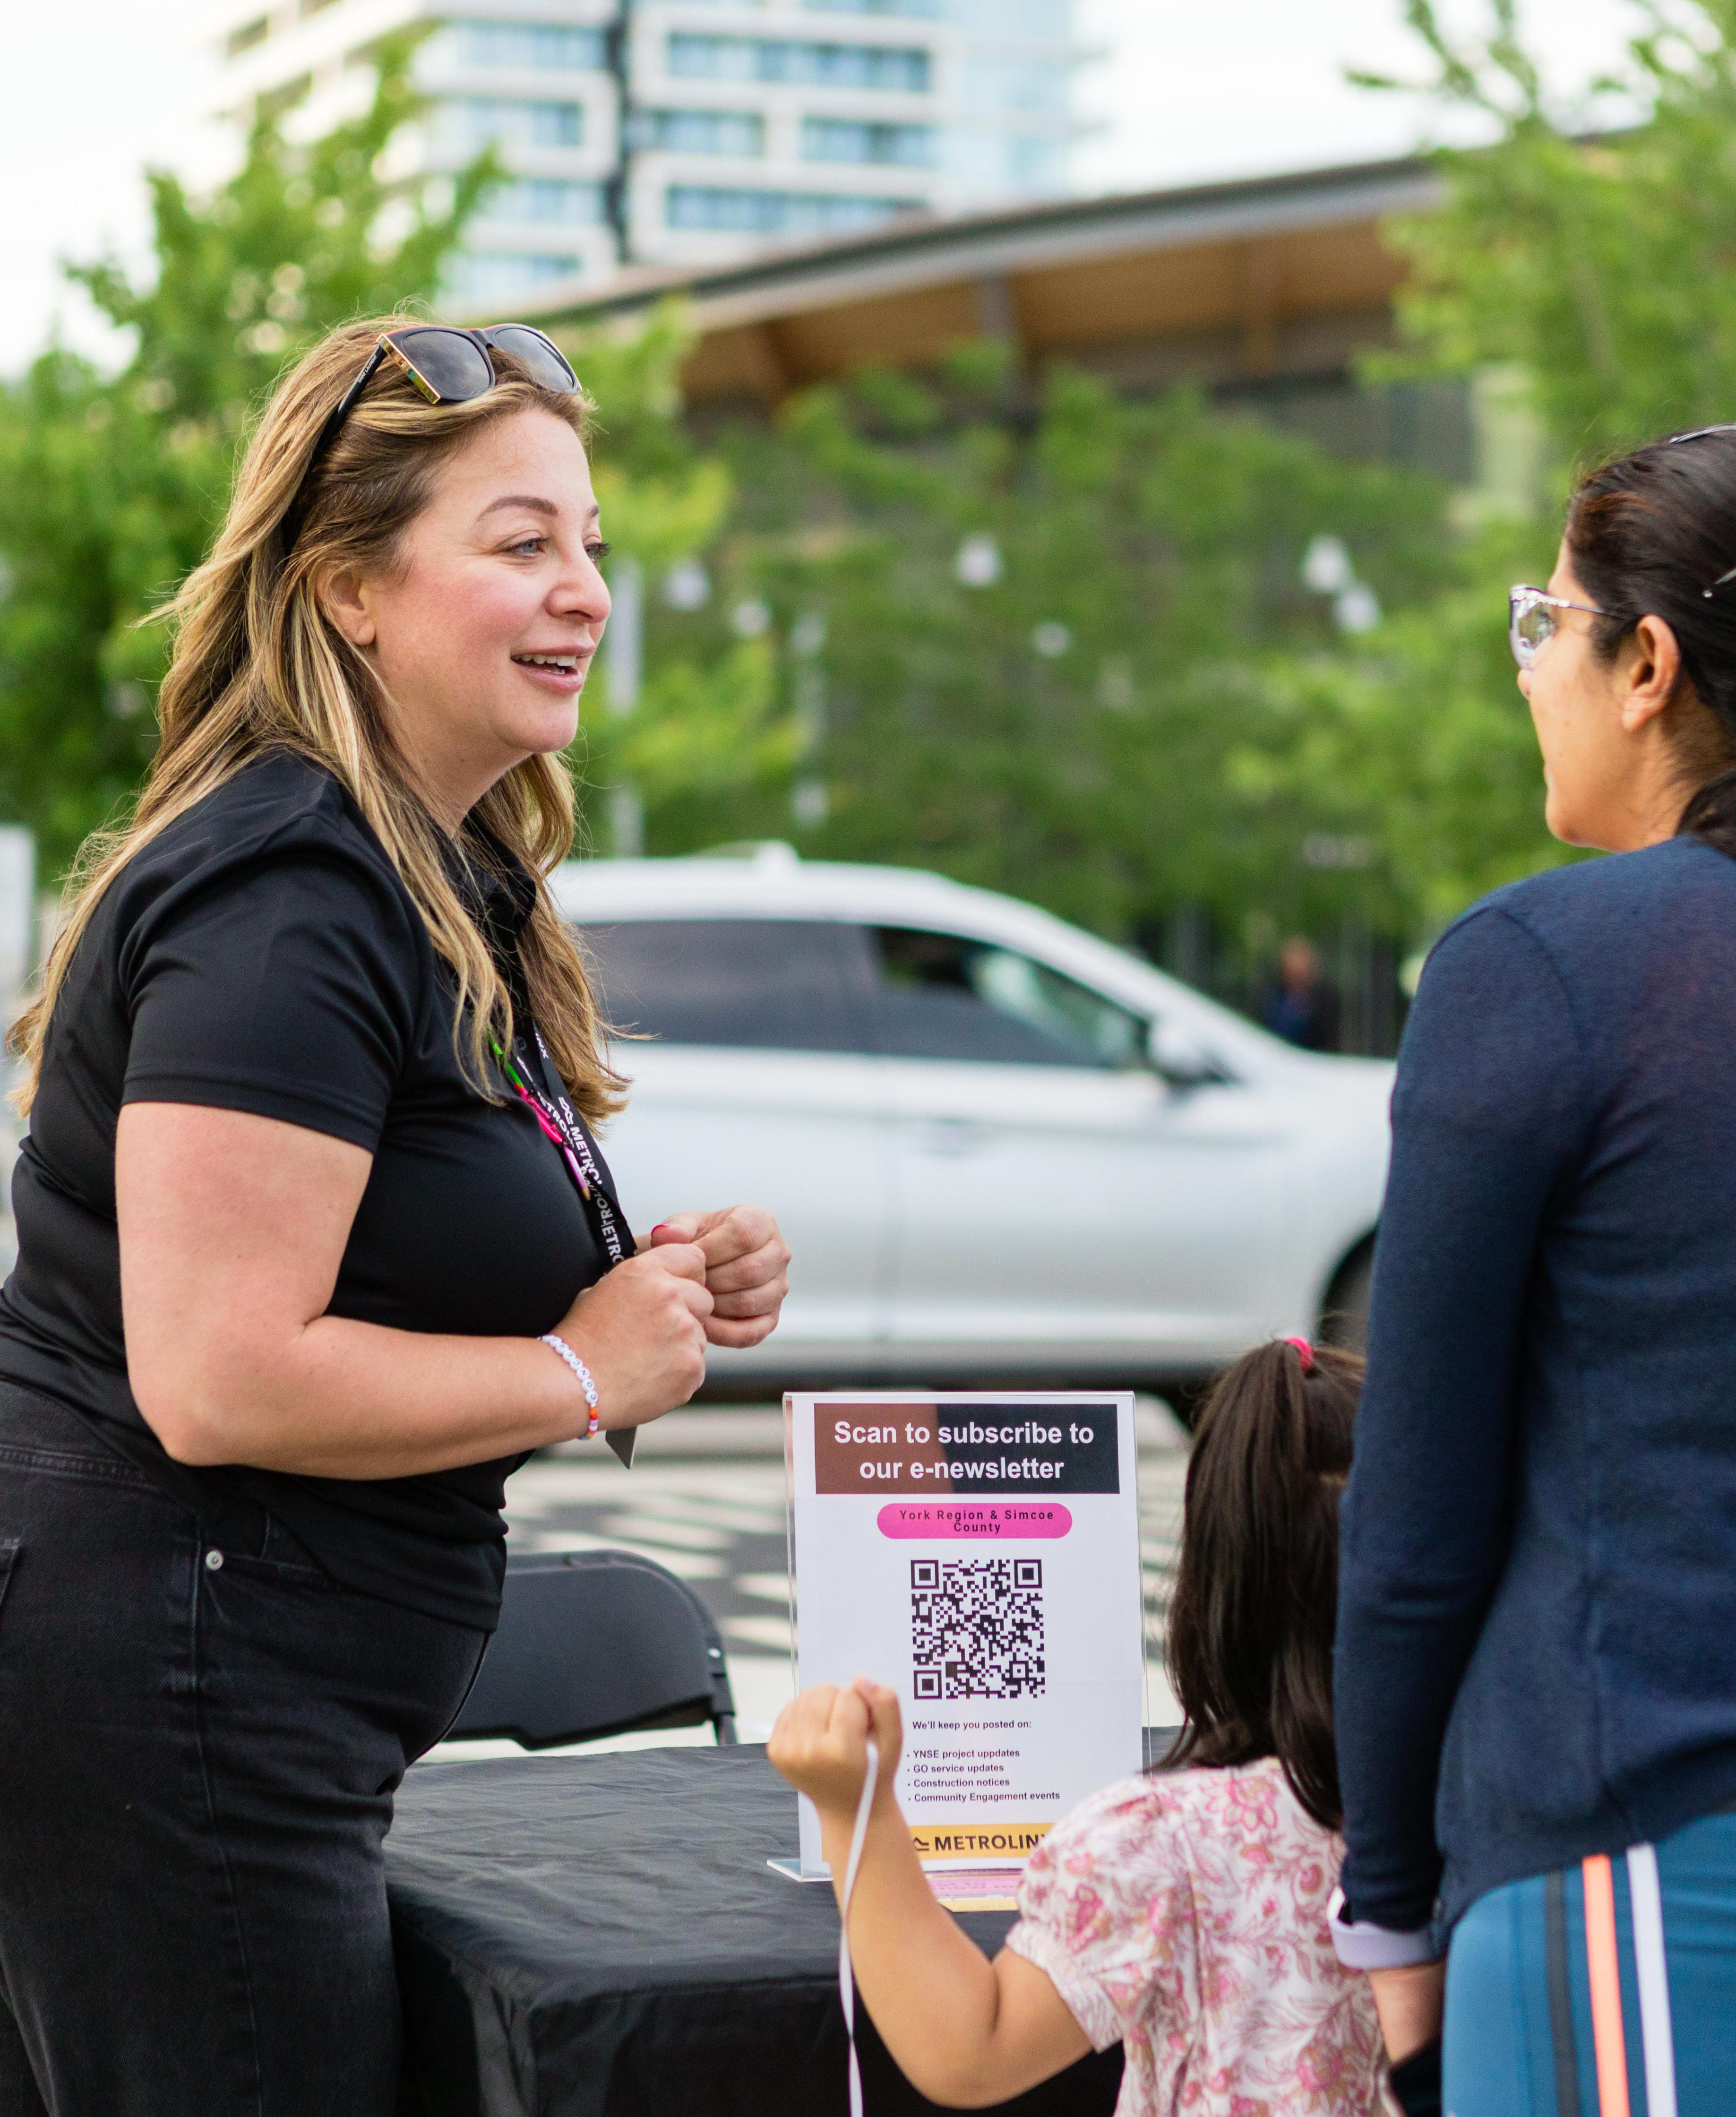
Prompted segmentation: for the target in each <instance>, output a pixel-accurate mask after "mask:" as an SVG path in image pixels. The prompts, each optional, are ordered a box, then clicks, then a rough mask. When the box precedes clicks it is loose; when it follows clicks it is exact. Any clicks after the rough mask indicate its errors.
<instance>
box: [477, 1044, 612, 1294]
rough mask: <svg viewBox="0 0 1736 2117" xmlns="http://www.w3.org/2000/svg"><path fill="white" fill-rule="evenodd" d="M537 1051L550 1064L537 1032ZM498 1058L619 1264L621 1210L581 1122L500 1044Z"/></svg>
mask: <svg viewBox="0 0 1736 2117" xmlns="http://www.w3.org/2000/svg"><path fill="white" fill-rule="evenodd" d="M536 1049H537V1050H538V1052H539V1053H540V1054H541V1057H542V1059H543V1062H544V1063H545V1064H547V1063H548V1046H547V1045H546V1044H545V1043H544V1042H543V1040H542V1032H541V1030H538V1031H536ZM495 1057H496V1058H498V1059H499V1060H500V1065H501V1068H502V1070H503V1071H504V1073H505V1075H506V1078H507V1081H508V1083H509V1086H511V1087H512V1088H513V1090H514V1091H516V1093H517V1095H518V1098H519V1100H520V1101H521V1102H523V1103H524V1104H525V1105H527V1107H528V1109H529V1110H530V1112H531V1114H532V1117H534V1118H536V1122H537V1123H538V1124H539V1125H540V1126H541V1128H542V1132H543V1136H544V1137H545V1138H546V1139H547V1140H549V1141H550V1142H551V1143H552V1144H553V1145H554V1146H557V1147H559V1150H560V1153H561V1156H562V1159H563V1160H564V1161H565V1163H566V1165H567V1174H569V1176H570V1177H571V1178H573V1185H574V1187H575V1188H576V1189H577V1190H578V1195H579V1197H581V1198H582V1199H583V1201H584V1202H585V1205H586V1206H587V1208H588V1209H589V1211H590V1212H591V1215H592V1218H593V1219H594V1220H596V1225H597V1231H598V1233H599V1234H601V1237H602V1241H603V1248H604V1249H605V1250H606V1252H607V1253H608V1257H609V1261H610V1264H611V1265H617V1264H619V1263H620V1261H621V1260H622V1259H623V1258H624V1257H625V1256H626V1254H627V1250H626V1246H625V1244H624V1242H623V1241H622V1238H621V1225H622V1223H621V1216H620V1209H619V1206H617V1205H616V1204H615V1201H614V1199H613V1198H612V1197H610V1195H609V1188H608V1186H607V1185H606V1183H604V1182H603V1179H602V1172H601V1170H600V1169H598V1168H597V1166H596V1162H595V1161H594V1160H593V1159H592V1154H591V1151H590V1143H589V1142H588V1141H587V1140H586V1138H585V1136H584V1133H583V1129H582V1128H580V1125H579V1122H578V1118H577V1117H576V1116H575V1115H574V1114H573V1112H572V1110H571V1109H568V1108H564V1107H563V1108H562V1109H559V1110H556V1109H551V1108H550V1105H548V1104H547V1103H546V1102H545V1101H544V1100H543V1099H542V1097H541V1095H539V1094H538V1093H537V1091H536V1089H535V1088H533V1087H532V1086H531V1084H530V1083H529V1082H528V1081H527V1080H526V1079H525V1077H524V1076H523V1073H522V1072H520V1071H519V1070H518V1063H517V1062H516V1061H515V1060H514V1059H513V1058H511V1057H509V1054H507V1053H506V1052H504V1051H503V1050H502V1049H500V1045H498V1044H496V1045H495Z"/></svg>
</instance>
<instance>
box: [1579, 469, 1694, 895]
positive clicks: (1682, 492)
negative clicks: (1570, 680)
mask: <svg viewBox="0 0 1736 2117" xmlns="http://www.w3.org/2000/svg"><path fill="white" fill-rule="evenodd" d="M1567 548H1568V556H1569V557H1570V558H1571V560H1573V572H1574V574H1575V575H1576V576H1577V579H1578V581H1579V583H1580V585H1581V586H1582V588H1584V589H1585V590H1586V600H1587V602H1594V603H1596V605H1597V606H1598V607H1599V608H1600V610H1602V611H1605V612H1606V613H1607V615H1606V616H1602V617H1599V618H1596V619H1594V620H1593V621H1592V625H1591V643H1592V647H1593V649H1594V651H1595V652H1596V653H1597V654H1598V655H1599V656H1600V657H1601V658H1602V659H1603V660H1605V661H1606V662H1608V661H1610V660H1613V659H1614V656H1615V653H1616V651H1617V650H1618V648H1619V647H1620V645H1621V643H1622V642H1623V640H1624V639H1627V637H1628V634H1630V633H1631V632H1632V630H1633V628H1634V627H1635V625H1637V624H1638V623H1639V621H1640V620H1641V619H1642V617H1646V616H1651V617H1660V618H1662V619H1663V620H1664V621H1665V624H1666V625H1669V629H1670V630H1671V631H1672V632H1673V633H1674V634H1675V636H1676V644H1677V646H1678V648H1680V649H1681V653H1682V674H1683V678H1684V679H1685V680H1686V682H1687V684H1688V685H1691V686H1692V691H1693V699H1692V701H1689V702H1688V703H1691V704H1692V703H1697V706H1698V708H1699V710H1698V711H1697V712H1694V713H1688V714H1684V715H1683V717H1682V725H1681V726H1679V727H1678V732H1677V736H1676V742H1677V749H1678V753H1679V756H1680V761H1681V765H1682V773H1683V779H1684V781H1686V782H1688V783H1689V784H1691V785H1692V786H1693V788H1694V790H1695V791H1693V793H1692V794H1691V795H1690V796H1689V797H1688V805H1687V806H1686V807H1685V808H1684V809H1683V812H1682V819H1681V821H1680V823H1678V825H1677V828H1678V830H1682V831H1687V832H1690V833H1692V835H1693V836H1694V837H1697V838H1703V839H1704V840H1705V841H1706V843H1707V844H1708V845H1711V846H1716V847H1717V849H1718V851H1720V852H1721V853H1727V854H1729V856H1731V857H1732V858H1733V859H1736V579H1729V580H1723V579H1721V576H1723V575H1724V574H1726V573H1728V572H1729V571H1730V570H1731V569H1732V568H1736V433H1731V432H1726V431H1724V430H1723V429H1721V428H1714V429H1712V430H1711V431H1706V432H1697V433H1692V434H1688V435H1683V436H1681V437H1680V438H1679V439H1678V440H1668V441H1651V442H1648V443H1647V444H1646V446H1645V447H1644V448H1642V449H1634V450H1630V451H1629V453H1628V454H1626V455H1623V456H1617V457H1615V458H1614V459H1612V460H1611V461H1610V462H1609V463H1606V464H1603V465H1602V466H1601V467H1600V468H1598V469H1596V470H1594V471H1593V472H1591V474H1590V475H1589V476H1588V477H1585V478H1582V480H1581V481H1580V483H1579V484H1578V486H1577V487H1576V488H1575V490H1574V493H1573V498H1572V499H1571V500H1569V501H1568V519H1567ZM1708 590H1710V591H1711V593H1707V591H1708Z"/></svg>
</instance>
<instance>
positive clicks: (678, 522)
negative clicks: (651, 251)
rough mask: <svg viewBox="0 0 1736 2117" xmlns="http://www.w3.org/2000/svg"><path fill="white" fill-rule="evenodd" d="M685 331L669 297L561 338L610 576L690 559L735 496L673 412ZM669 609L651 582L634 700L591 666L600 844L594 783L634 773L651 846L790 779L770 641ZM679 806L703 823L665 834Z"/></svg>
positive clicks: (589, 743)
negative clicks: (625, 326) (649, 817)
mask: <svg viewBox="0 0 1736 2117" xmlns="http://www.w3.org/2000/svg"><path fill="white" fill-rule="evenodd" d="M691 343H692V332H691V329H690V327H689V325H688V323H687V321H686V320H685V318H684V315H683V313H682V311H680V309H679V307H676V306H675V305H673V304H670V305H668V306H665V307H662V308H660V309H659V310H658V311H656V313H655V314H654V315H653V316H652V318H651V320H650V321H649V322H648V324H647V325H646V326H645V328H644V329H643V330H640V331H638V332H635V333H633V334H630V335H627V336H620V335H617V334H609V333H596V334H583V333H581V334H574V335H573V337H572V338H571V339H570V340H569V343H568V344H567V346H566V348H565V349H566V351H567V353H568V355H569V357H570V358H571V360H572V361H573V366H574V367H575V368H576V369H577V371H578V375H579V378H580V380H581V381H582V382H583V384H584V386H585V389H586V390H587V393H588V394H589V395H590V396H591V397H592V399H593V400H594V402H595V403H596V405H597V407H598V417H597V425H596V431H595V433H594V435H593V436H592V444H591V455H592V477H593V482H594V483H595V486H596V496H597V500H598V502H599V504H600V505H601V509H602V520H603V533H604V535H605V537H606V538H607V539H608V542H609V546H610V552H611V554H612V556H611V559H610V562H609V566H610V571H611V572H612V573H614V574H615V579H616V582H617V584H619V578H620V572H619V570H620V568H621V566H622V565H623V564H624V563H626V564H629V565H632V566H633V567H634V568H635V569H636V570H637V572H638V576H639V578H640V579H641V580H642V582H648V583H651V584H652V588H653V590H655V588H656V583H658V582H660V581H661V580H664V579H667V577H668V576H669V574H670V573H671V572H672V570H674V569H675V568H676V567H678V566H679V565H682V564H684V563H686V564H688V565H693V564H695V563H697V562H698V559H699V555H700V554H702V553H705V552H707V551H711V550H712V549H714V548H715V547H716V545H717V543H718V542H719V541H720V540H721V539H722V538H724V537H725V536H726V535H727V533H728V527H729V523H730V519H731V517H732V515H733V514H734V510H735V508H736V505H737V503H738V493H737V487H736V483H735V480H734V477H732V475H731V473H730V467H729V466H728V465H727V464H725V462H724V461H723V460H722V459H721V457H720V456H718V455H717V454H715V453H708V452H707V450H704V449H702V447H701V446H700V445H698V441H697V440H695V438H694V436H693V433H692V432H691V431H689V430H688V427H687V426H686V425H685V424H684V422H683V420H682V417H681V398H680V389H679V370H680V365H681V361H682V357H683V356H684V354H685V353H686V352H687V350H688V346H689V345H690V344H691ZM674 618H675V613H673V612H672V611H670V608H669V607H668V605H667V604H666V602H663V601H661V599H660V598H658V597H656V594H655V593H653V594H652V597H651V598H650V602H649V608H648V610H647V613H646V627H645V630H646V634H647V638H646V642H645V645H646V653H645V657H644V663H645V666H644V678H643V682H642V688H641V690H640V693H639V696H638V699H637V700H633V701H625V700H622V699H618V698H616V697H615V696H614V695H613V689H612V685H611V681H610V679H611V675H612V670H613V666H614V664H613V657H612V655H611V654H610V653H609V652H608V651H607V650H606V652H605V654H604V657H603V662H602V667H601V680H600V681H598V682H595V683H593V685H592V688H591V689H590V690H589V691H588V692H587V696H586V709H585V715H584V729H583V734H582V736H581V753H582V754H583V759H584V779H585V782H586V784H585V789H584V793H583V814H584V819H585V821H586V823H587V825H588V827H589V833H588V834H589V836H590V837H591V839H592V842H593V844H594V846H595V847H596V851H600V852H608V851H611V850H613V849H614V848H613V847H612V846H611V843H610V833H609V832H608V830H607V828H606V825H600V823H599V821H598V819H596V816H595V814H594V813H593V812H594V810H595V809H596V805H597V800H598V797H599V796H607V795H609V794H610V793H611V792H613V791H615V790H617V789H620V788H625V787H629V786H630V787H632V788H633V790H634V791H636V792H637V794H638V796H639V797H640V799H641V800H642V801H643V802H645V803H647V804H648V805H650V807H651V809H652V812H653V814H656V815H658V816H659V817H660V818H661V819H662V820H663V828H661V831H660V833H659V837H658V847H659V849H660V850H673V851H690V850H692V848H693V845H694V844H696V843H698V844H702V843H705V842H707V827H708V826H711V828H710V836H711V837H717V836H723V837H730V836H734V835H737V834H738V833H736V832H735V831H734V829H733V828H730V826H729V825H727V824H725V826H724V827H723V828H721V829H719V828H716V819H717V818H718V817H719V816H720V815H722V814H725V813H727V812H729V811H730V810H731V809H735V808H738V807H739V805H741V804H743V803H746V804H748V805H749V806H750V807H752V808H753V809H755V811H756V812H757V811H758V810H759V809H763V808H764V807H765V806H766V805H767V803H768V802H771V803H775V802H776V800H777V799H778V797H779V795H780V794H781V791H782V790H783V788H784V787H785V786H787V784H788V779H789V773H790V768H791V766H792V763H793V762H794V757H795V736H794V722H793V720H792V718H791V717H790V714H789V713H788V712H787V711H786V710H785V708H784V705H783V703H782V701H781V699H780V695H779V686H778V672H777V663H776V652H775V647H774V643H773V642H772V641H771V639H768V638H766V637H763V636H757V637H753V638H746V639H744V638H740V637H737V636H733V635H730V634H725V635H723V636H722V637H721V638H719V637H717V636H716V634H715V633H713V632H712V631H711V630H707V629H704V628H694V627H692V626H689V625H683V624H681V623H679V621H671V620H673V619H674ZM629 704H630V706H631V710H630V711H624V712H619V713H618V712H615V711H611V710H610V708H619V707H624V706H627V705H629ZM684 815H690V816H692V817H693V819H695V821H696V823H697V825H698V829H699V831H700V836H699V837H698V838H697V839H695V838H693V837H692V836H691V835H690V834H688V833H683V832H682V831H681V830H680V829H679V827H678V828H677V829H676V830H675V834H674V842H670V830H669V819H670V818H671V817H672V816H684Z"/></svg>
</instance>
